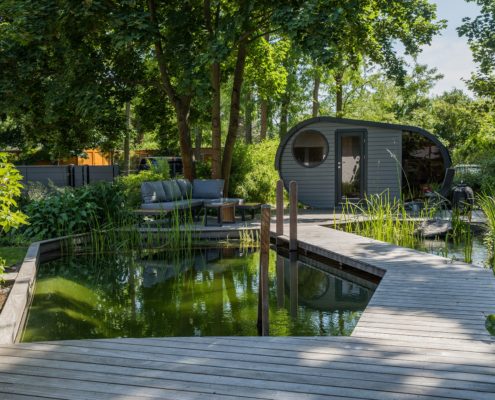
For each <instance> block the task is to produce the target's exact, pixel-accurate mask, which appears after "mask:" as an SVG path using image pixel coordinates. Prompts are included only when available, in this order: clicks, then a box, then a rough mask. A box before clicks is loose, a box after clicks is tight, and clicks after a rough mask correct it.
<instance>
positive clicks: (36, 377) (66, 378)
mask: <svg viewBox="0 0 495 400" xmlns="http://www.w3.org/2000/svg"><path fill="white" fill-rule="evenodd" d="M210 378H211V376H207V375H205V376H204V379H203V381H205V380H206V379H210ZM26 379H29V382H30V383H31V384H36V385H40V386H45V387H51V388H55V389H67V388H69V389H77V390H80V391H99V392H101V393H102V396H104V397H100V398H105V399H106V398H107V396H109V395H112V394H114V395H119V396H120V395H122V394H123V395H129V394H131V395H132V396H133V395H134V393H138V395H141V393H142V392H148V391H152V392H154V393H155V396H159V395H160V394H161V396H163V394H166V397H165V398H167V399H173V400H179V399H180V400H182V399H184V398H187V396H188V394H189V393H191V392H192V393H199V394H201V396H203V398H204V396H208V397H207V398H208V399H210V398H211V399H215V398H217V397H216V396H218V398H222V397H221V396H223V397H224V398H225V397H227V398H231V399H236V398H237V399H244V398H247V399H280V400H282V399H288V400H298V399H303V400H304V399H311V400H312V399H313V397H311V396H309V395H306V393H304V392H291V391H290V390H282V391H279V390H277V389H275V390H273V389H270V388H266V387H261V388H260V387H259V386H253V387H250V386H242V385H241V386H239V385H236V384H235V382H232V381H230V380H229V379H225V378H224V379H222V382H197V381H190V380H187V377H186V376H185V375H184V379H179V380H172V379H165V378H163V379H152V378H141V377H135V376H125V375H115V374H108V373H106V374H98V373H89V372H79V371H67V370H60V369H47V368H29V367H19V368H16V369H15V372H2V373H0V382H10V383H17V384H19V383H20V384H22V382H24V381H25V380H26ZM151 397H153V396H151ZM200 398H201V397H200ZM321 398H323V397H321ZM364 398H366V397H364Z"/></svg>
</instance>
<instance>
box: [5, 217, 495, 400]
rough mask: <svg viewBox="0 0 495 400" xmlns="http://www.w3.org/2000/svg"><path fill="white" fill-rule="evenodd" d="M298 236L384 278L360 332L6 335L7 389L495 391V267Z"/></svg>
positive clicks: (299, 396) (126, 395)
mask: <svg viewBox="0 0 495 400" xmlns="http://www.w3.org/2000/svg"><path fill="white" fill-rule="evenodd" d="M282 240H285V239H284V238H282ZM299 245H300V247H301V248H302V249H303V250H306V251H307V252H311V253H315V254H319V255H323V256H327V257H331V258H333V259H336V260H338V261H341V262H343V263H346V264H349V265H351V266H353V267H355V268H359V269H362V270H365V271H368V272H372V273H374V274H378V275H380V276H382V277H383V278H382V281H381V283H380V285H379V286H378V289H377V290H376V292H375V294H374V296H373V298H372V299H371V302H370V304H369V306H368V307H367V308H366V311H365V312H364V314H363V316H362V317H361V319H360V321H359V323H358V325H357V328H356V329H355V330H354V333H353V335H352V336H351V337H317V338H313V337H311V338H309V337H307V338H299V337H297V338H296V337H223V338H222V337H205V338H163V339H158V338H154V339H110V340H81V341H64V342H50V343H30V344H18V345H14V346H0V399H14V400H15V399H34V398H50V399H150V398H156V399H243V398H246V399H280V400H286V399H288V400H291V399H294V400H305V399H308V400H315V399H332V398H343V399H376V400H382V399H442V398H446V399H487V400H488V399H490V400H493V399H494V398H495V340H494V338H493V337H491V336H490V335H489V334H488V333H487V331H486V330H485V327H484V323H485V318H486V316H487V315H488V314H491V313H495V279H494V278H493V274H492V273H491V271H488V270H484V269H482V268H478V267H475V266H472V265H468V264H465V263H461V262H451V261H450V260H448V259H445V258H442V257H437V256H433V255H428V254H425V253H420V252H416V251H413V250H407V249H403V248H400V247H396V246H392V245H388V244H385V243H381V242H377V241H374V240H371V239H366V238H362V237H359V236H355V235H351V234H347V233H343V232H338V231H334V230H331V229H328V228H324V227H321V226H318V225H313V224H309V223H308V224H304V225H300V226H299Z"/></svg>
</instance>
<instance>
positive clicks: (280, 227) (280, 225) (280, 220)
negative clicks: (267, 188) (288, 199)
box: [277, 179, 284, 236]
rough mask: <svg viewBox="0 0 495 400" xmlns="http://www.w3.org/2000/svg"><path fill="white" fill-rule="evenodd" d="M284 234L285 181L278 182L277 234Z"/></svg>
mask: <svg viewBox="0 0 495 400" xmlns="http://www.w3.org/2000/svg"><path fill="white" fill-rule="evenodd" d="M283 234H284V181H283V180H282V179H279V181H278V182H277V236H282V235H283Z"/></svg>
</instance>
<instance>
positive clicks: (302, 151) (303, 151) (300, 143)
mask: <svg viewBox="0 0 495 400" xmlns="http://www.w3.org/2000/svg"><path fill="white" fill-rule="evenodd" d="M292 154H293V155H294V158H295V159H296V160H297V162H298V163H299V164H301V165H302V166H304V167H307V168H313V167H316V166H318V165H320V164H321V163H322V162H323V161H325V159H326V158H327V155H328V142H327V139H325V136H323V134H321V133H320V132H317V131H303V132H301V133H299V134H298V135H297V136H296V138H295V139H294V143H293V145H292Z"/></svg>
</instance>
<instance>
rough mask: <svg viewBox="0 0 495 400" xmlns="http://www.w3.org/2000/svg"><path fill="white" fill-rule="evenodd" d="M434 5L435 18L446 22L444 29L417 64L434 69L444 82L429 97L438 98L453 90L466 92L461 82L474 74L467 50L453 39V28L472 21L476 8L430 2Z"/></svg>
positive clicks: (455, 1)
mask: <svg viewBox="0 0 495 400" xmlns="http://www.w3.org/2000/svg"><path fill="white" fill-rule="evenodd" d="M431 2H432V3H435V4H437V16H438V18H439V19H446V20H447V28H446V29H444V30H443V31H442V32H441V34H440V35H437V36H435V37H434V38H433V40H432V42H431V46H425V47H424V48H423V51H422V53H421V54H420V55H419V56H418V62H419V63H420V64H427V65H428V66H429V67H430V68H431V67H436V68H437V69H438V71H439V72H440V73H442V74H443V75H444V78H443V79H442V80H441V81H439V82H437V84H436V86H435V88H434V89H433V94H441V93H443V92H444V91H446V90H451V89H453V88H459V89H464V90H467V89H466V85H465V83H464V82H463V81H462V79H463V78H464V79H468V78H469V77H470V75H471V72H473V71H475V70H476V65H475V64H474V62H473V58H472V55H471V50H470V49H469V47H468V45H467V41H466V38H465V37H462V38H460V37H459V36H458V35H457V31H456V28H457V27H458V26H460V25H461V24H462V19H463V18H464V17H476V16H477V15H478V14H479V6H478V5H476V4H474V3H467V2H466V1H465V0H431Z"/></svg>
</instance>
